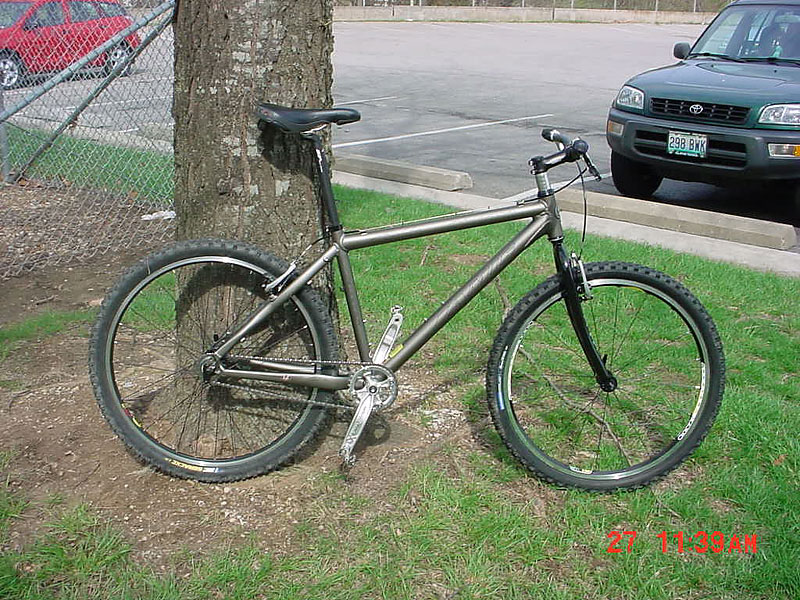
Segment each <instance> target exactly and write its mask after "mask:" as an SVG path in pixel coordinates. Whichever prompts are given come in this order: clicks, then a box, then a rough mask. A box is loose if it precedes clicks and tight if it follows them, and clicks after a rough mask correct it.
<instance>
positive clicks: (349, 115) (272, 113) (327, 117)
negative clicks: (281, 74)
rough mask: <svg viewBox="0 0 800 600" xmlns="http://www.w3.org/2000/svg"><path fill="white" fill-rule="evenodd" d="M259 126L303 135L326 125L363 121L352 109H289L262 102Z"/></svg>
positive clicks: (259, 112)
mask: <svg viewBox="0 0 800 600" xmlns="http://www.w3.org/2000/svg"><path fill="white" fill-rule="evenodd" d="M256 115H257V116H258V118H259V120H260V121H259V124H262V123H263V124H267V125H274V126H275V127H278V128H279V129H282V130H283V131H288V132H290V133H302V132H303V131H308V130H309V129H314V128H315V127H319V126H320V125H325V124H326V123H336V124H337V125H346V124H347V123H355V122H356V121H358V120H360V119H361V113H359V112H358V111H357V110H353V109H352V108H330V109H321V110H318V109H304V108H288V107H286V106H278V105H277V104H269V103H267V102H262V103H260V104H259V105H258V108H257V109H256Z"/></svg>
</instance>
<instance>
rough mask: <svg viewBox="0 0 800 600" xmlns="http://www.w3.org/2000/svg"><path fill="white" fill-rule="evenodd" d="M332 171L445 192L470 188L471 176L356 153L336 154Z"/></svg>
mask: <svg viewBox="0 0 800 600" xmlns="http://www.w3.org/2000/svg"><path fill="white" fill-rule="evenodd" d="M334 168H335V169H336V170H338V171H344V172H346V173H353V174H354V175H363V176H365V177H375V178H377V179H388V180H389V181H399V182H401V183H410V184H412V185H422V186H425V187H430V188H434V189H437V190H445V191H449V192H452V191H456V190H466V189H469V188H471V187H472V177H470V175H469V173H464V172H463V171H449V170H447V169H440V168H438V167H427V166H420V165H412V164H409V163H405V162H401V161H399V160H387V159H383V158H373V157H372V156H362V155H360V154H336V158H335V163H334Z"/></svg>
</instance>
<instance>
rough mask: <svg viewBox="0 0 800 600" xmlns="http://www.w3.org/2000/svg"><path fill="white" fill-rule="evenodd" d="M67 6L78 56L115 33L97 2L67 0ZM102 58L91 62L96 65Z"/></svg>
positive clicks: (83, 54) (85, 53) (89, 50)
mask: <svg viewBox="0 0 800 600" xmlns="http://www.w3.org/2000/svg"><path fill="white" fill-rule="evenodd" d="M67 7H68V9H69V15H70V20H71V21H72V27H73V29H74V31H75V32H76V36H77V37H76V41H77V44H76V45H77V51H78V57H82V56H86V55H87V54H89V52H91V51H92V50H94V49H95V48H97V47H98V46H99V45H100V44H102V43H104V42H105V41H107V40H109V39H110V38H111V37H113V35H114V34H115V33H116V30H115V29H114V28H113V27H112V26H111V23H109V19H107V18H105V15H103V13H102V11H101V10H100V6H99V4H98V3H97V2H87V1H86V0H68V2H67ZM103 60H104V59H103V58H102V57H100V58H98V59H97V60H95V61H93V62H92V63H91V64H93V65H97V64H100V63H102V62H103Z"/></svg>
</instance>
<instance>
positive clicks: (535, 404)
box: [90, 104, 725, 490]
mask: <svg viewBox="0 0 800 600" xmlns="http://www.w3.org/2000/svg"><path fill="white" fill-rule="evenodd" d="M257 114H258V117H259V126H260V127H262V128H263V127H278V128H279V129H281V130H283V131H284V132H287V133H291V134H297V135H301V136H303V137H304V138H305V139H307V140H309V141H310V142H311V145H312V146H313V149H314V152H315V154H316V164H315V171H316V176H317V178H318V185H319V189H320V195H321V200H322V203H323V207H324V209H325V210H326V212H327V217H328V226H327V228H326V229H325V235H324V242H325V249H324V251H323V252H322V254H321V255H320V256H319V257H318V258H316V260H314V261H313V262H312V263H311V264H310V265H309V266H308V267H306V268H305V269H303V270H300V269H298V267H297V263H296V262H292V263H286V262H285V261H283V260H282V259H279V258H277V257H275V256H273V255H272V254H269V253H267V252H265V251H263V250H261V249H259V248H256V247H254V246H252V245H249V244H245V243H240V242H233V241H220V240H193V241H183V242H177V243H175V244H174V245H172V246H169V247H167V248H166V249H164V250H162V251H160V252H157V253H154V254H152V255H150V256H148V257H147V258H145V259H143V260H142V261H140V262H139V263H138V264H137V265H135V266H134V267H132V268H131V269H130V270H128V271H127V272H126V273H125V274H124V275H123V276H122V278H121V279H120V281H119V282H118V283H117V284H116V286H115V287H114V288H113V289H112V290H111V291H110V292H109V293H108V295H107V296H106V298H105V300H104V302H103V305H102V308H101V311H100V314H99V316H98V319H97V322H96V324H95V326H94V329H93V333H92V338H91V344H90V372H91V380H92V384H93V386H94V390H95V395H96V397H97V401H98V403H99V405H100V408H101V410H102V412H103V415H104V416H105V418H106V419H107V420H108V422H109V423H110V425H111V427H112V428H113V430H114V431H115V432H116V433H117V434H118V435H119V437H120V438H121V439H122V441H123V442H124V443H125V445H126V446H127V448H128V449H129V450H130V451H131V452H132V454H133V455H134V456H136V457H137V458H138V459H140V460H142V461H143V462H145V463H146V464H149V465H151V466H153V467H154V468H156V469H157V470H159V471H162V472H164V473H167V474H169V475H173V476H176V477H182V478H193V479H197V480H201V481H207V482H223V481H233V480H238V479H245V478H249V477H253V476H256V475H260V474H263V473H266V472H269V471H272V470H274V469H277V468H279V467H281V466H283V465H285V464H286V463H288V462H289V461H291V460H292V459H293V458H294V457H296V456H297V455H298V453H299V452H300V450H301V449H303V448H304V447H306V446H307V445H308V444H309V443H310V442H311V441H312V440H314V439H315V438H317V436H319V434H320V432H322V431H324V429H325V426H326V424H327V423H328V422H329V419H330V417H331V416H332V415H333V414H334V413H335V412H336V411H339V410H351V411H353V412H354V415H353V418H352V421H351V422H350V425H349V428H348V430H347V433H346V434H345V436H344V440H343V442H342V445H341V448H340V455H341V458H342V460H343V462H344V463H345V464H352V461H353V460H354V457H355V454H354V449H355V445H356V442H357V441H358V439H359V436H360V435H361V432H362V431H363V429H364V426H365V424H366V422H367V420H368V419H369V417H370V415H371V414H373V413H374V412H377V411H379V410H383V409H386V408H387V407H389V406H391V405H392V403H393V402H394V401H395V398H396V396H397V380H396V377H395V373H396V372H397V371H398V370H399V369H400V368H401V367H402V366H403V365H404V364H405V363H406V362H407V361H408V360H409V359H410V358H411V357H412V356H413V355H414V354H415V353H416V352H417V351H418V350H419V349H420V348H421V347H422V346H423V345H424V344H425V343H426V342H427V341H428V340H429V339H430V338H431V337H432V336H433V335H434V334H435V333H436V332H437V331H439V330H440V329H441V328H442V327H443V326H444V325H445V324H446V323H447V322H448V321H449V320H450V319H451V318H452V317H453V315H455V314H456V313H457V312H458V311H460V310H461V309H462V308H463V307H464V306H465V305H466V304H467V303H468V302H469V301H470V300H471V299H472V298H474V297H475V295H477V294H478V293H479V292H480V291H481V290H482V289H483V288H484V287H485V286H486V285H488V284H489V283H490V282H491V281H492V280H493V279H494V278H495V277H496V276H497V275H498V274H499V273H500V272H501V271H502V270H503V269H504V268H505V267H506V266H507V265H508V264H510V263H511V262H512V261H513V260H514V259H516V258H517V257H518V256H519V255H520V254H521V253H522V252H523V251H524V250H525V249H526V248H528V247H529V246H530V245H532V244H533V243H534V242H536V241H537V240H539V239H541V238H542V237H545V236H546V237H547V239H548V240H549V241H550V242H551V244H552V247H553V256H554V261H555V274H554V275H552V276H551V277H549V278H548V279H546V280H545V281H544V282H542V283H540V284H539V285H537V286H536V287H535V288H533V289H532V290H531V291H530V292H528V293H527V294H526V295H525V296H524V297H523V298H522V300H520V301H519V302H518V303H517V305H516V306H515V307H514V308H513V309H512V310H511V311H510V312H509V313H508V315H507V316H506V317H505V320H504V321H503V323H502V325H501V326H500V329H499V330H498V333H497V335H496V337H495V341H494V344H493V346H492V348H491V351H490V354H489V360H488V368H487V375H486V389H487V402H488V405H489V412H490V414H491V417H492V420H493V422H494V425H495V427H496V428H497V430H498V432H499V433H500V436H501V437H502V439H503V441H504V443H505V444H506V445H507V446H508V449H509V450H510V451H511V453H512V454H513V455H514V456H515V457H516V458H517V459H518V460H519V461H520V462H521V463H522V464H523V465H524V466H526V467H527V468H528V469H529V470H530V471H532V472H533V473H534V474H535V475H537V476H538V477H540V478H542V479H544V480H546V481H549V482H551V483H554V484H557V485H560V486H571V487H578V488H584V489H590V490H614V489H619V488H632V487H639V486H643V485H645V484H647V483H649V482H651V481H653V480H655V479H657V478H659V477H662V476H663V475H665V474H666V473H668V472H669V471H671V470H672V469H674V468H675V467H677V466H678V465H679V464H680V463H681V462H682V461H683V460H684V459H686V458H687V457H688V456H689V455H690V454H691V453H692V452H693V450H694V449H695V448H696V447H697V446H698V445H699V444H700V442H701V441H702V439H703V438H704V437H705V435H706V433H707V432H708V429H709V427H710V426H711V424H712V422H713V420H714V418H715V416H716V414H717V412H718V410H719V406H720V402H721V398H722V394H723V388H724V379H725V365H724V356H723V350H722V345H721V342H720V338H719V335H718V334H717V331H716V328H715V326H714V323H713V321H712V319H711V317H710V316H709V315H708V313H707V312H706V310H705V309H704V308H703V306H702V305H701V304H700V302H699V301H698V300H697V299H696V298H695V297H694V296H693V295H692V294H691V292H690V291H689V290H688V289H686V287H684V286H683V285H682V284H681V283H679V282H677V281H675V280H674V279H672V278H670V277H669V276H667V275H664V274H662V273H659V272H658V271H655V270H653V269H650V268H648V267H643V266H640V265H634V264H629V263H622V262H598V263H588V264H584V263H583V261H582V260H581V259H580V258H579V257H578V256H576V255H575V254H570V253H569V252H568V251H567V249H566V248H565V245H564V235H563V231H562V226H561V220H560V213H559V211H558V206H557V203H556V199H555V192H554V190H553V188H552V187H551V185H550V182H549V179H548V175H547V172H548V170H549V169H551V168H553V167H554V166H556V165H560V164H564V163H570V162H572V163H578V166H579V172H580V173H581V174H582V173H584V172H586V171H588V172H590V173H592V174H593V175H595V176H598V177H599V174H598V173H597V170H596V169H595V168H594V165H593V164H592V162H591V160H590V158H589V156H588V144H586V142H584V141H583V140H580V139H576V140H570V139H568V138H567V137H565V136H563V135H562V134H560V133H558V132H557V131H556V130H552V129H551V130H545V131H543V132H542V134H543V136H544V137H545V138H546V139H548V140H549V141H552V142H554V143H556V144H557V151H556V152H555V153H553V154H550V155H548V156H537V157H534V158H532V159H531V161H530V164H531V166H532V173H533V174H534V176H535V178H536V182H537V185H538V190H539V192H538V194H537V195H536V196H534V197H531V198H527V199H524V200H521V201H519V202H517V203H515V204H513V205H510V206H503V207H499V208H487V209H483V210H476V211H467V212H462V213H455V214H451V215H444V216H440V217H434V218H429V219H423V220H420V221H416V222H410V223H399V224H395V225H390V226H384V227H377V228H371V229H365V230H355V231H351V230H345V229H344V227H343V226H342V224H341V222H340V220H339V215H338V211H337V208H336V205H335V203H334V198H333V192H332V188H331V182H330V170H329V164H328V159H327V156H326V155H325V152H324V149H323V145H322V142H321V139H320V136H319V134H318V132H319V130H321V129H322V128H323V127H325V126H327V125H329V124H338V125H344V124H347V123H352V122H355V121H357V120H359V119H360V115H359V113H358V112H357V111H355V110H352V109H330V110H302V109H289V108H285V107H281V106H276V105H271V104H261V105H259V107H258V111H257ZM581 165H583V166H581ZM523 219H525V220H528V221H529V222H528V223H527V224H526V225H525V226H524V227H523V228H522V229H521V231H519V232H518V233H516V234H515V235H514V236H513V237H512V238H511V239H510V240H509V241H508V242H507V243H506V244H505V245H504V246H503V248H501V249H500V250H499V251H498V252H497V253H496V254H495V255H494V256H493V257H492V258H490V259H489V260H488V261H487V262H486V263H485V264H484V265H483V266H482V267H480V268H479V269H478V271H477V272H476V273H475V274H474V275H473V276H472V278H471V279H469V281H467V282H466V283H465V284H464V285H463V286H462V287H461V288H459V289H458V290H457V291H456V292H454V293H453V295H452V296H451V297H450V298H449V299H448V300H447V301H446V302H444V303H443V304H442V305H441V306H440V307H439V308H438V309H437V310H436V311H435V312H434V313H433V314H432V315H431V316H430V317H429V318H428V319H427V320H425V321H424V322H423V323H422V324H421V325H420V326H419V327H418V328H417V329H416V330H415V331H414V332H412V333H411V334H410V335H409V336H408V337H407V338H406V339H405V341H404V342H403V343H401V344H398V343H397V342H398V339H399V334H400V331H401V326H402V323H403V313H402V308H400V307H395V308H394V309H393V311H392V315H391V317H390V319H389V323H388V325H387V327H386V329H385V332H384V333H383V335H382V336H381V338H380V340H379V342H378V344H377V345H376V347H375V349H374V350H372V351H371V350H370V344H369V340H368V339H367V332H366V328H365V326H364V319H363V315H362V311H361V307H360V304H359V297H358V293H357V288H356V284H355V279H354V276H353V272H352V268H351V265H350V259H349V252H351V251H354V250H358V249H361V248H368V247H371V246H376V245H380V244H387V243H391V242H395V241H400V240H407V239H412V238H418V237H423V236H429V235H436V234H440V233H446V232H451V231H456V230H461V229H467V228H473V227H481V226H485V225H490V224H494V223H503V222H508V221H514V220H523ZM334 259H336V261H337V263H338V268H339V272H340V274H341V283H342V286H343V289H344V299H345V303H346V305H347V308H348V312H349V316H350V321H351V324H352V328H353V333H354V337H355V345H356V348H357V351H358V360H350V361H348V360H340V357H339V344H338V341H337V336H336V332H335V330H334V326H333V324H332V321H331V318H330V315H329V314H328V311H327V309H326V306H325V304H324V303H323V302H322V300H321V299H320V298H319V296H318V295H317V294H316V293H315V292H314V291H313V290H312V289H311V287H310V286H309V285H308V284H309V282H310V281H311V279H312V278H313V277H314V276H315V275H316V274H317V273H319V272H320V271H321V270H323V269H324V268H325V267H326V266H327V265H329V264H330V263H332V262H333V261H334ZM346 392H349V394H350V397H351V398H353V400H354V402H347V401H344V400H341V399H340V397H341V396H342V395H345V393H346ZM337 394H338V396H337Z"/></svg>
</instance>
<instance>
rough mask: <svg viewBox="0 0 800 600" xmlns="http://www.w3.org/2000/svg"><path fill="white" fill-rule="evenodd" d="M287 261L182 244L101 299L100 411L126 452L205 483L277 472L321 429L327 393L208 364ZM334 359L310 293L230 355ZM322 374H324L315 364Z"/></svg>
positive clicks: (97, 343) (96, 337)
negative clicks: (220, 371)
mask: <svg viewBox="0 0 800 600" xmlns="http://www.w3.org/2000/svg"><path fill="white" fill-rule="evenodd" d="M285 269H286V265H285V263H283V262H282V261H280V260H279V259H277V258H275V257H273V256H271V255H269V254H266V253H264V252H261V251H260V250H258V249H256V248H254V247H252V246H248V245H244V244H239V243H233V242H220V241H194V242H182V243H178V244H176V245H174V246H172V247H170V248H168V249H166V250H164V251H162V252H159V253H157V254H154V255H151V256H149V257H148V258H146V259H144V260H143V261H141V262H140V263H139V264H138V265H136V266H135V267H133V268H132V269H131V270H130V271H128V272H127V273H126V274H125V275H124V276H123V278H122V279H121V280H120V282H119V283H118V284H117V286H116V287H115V288H114V289H113V290H112V291H111V292H110V293H109V295H108V297H107V298H106V300H105V301H104V303H103V307H102V309H101V311H100V315H99V317H98V321H97V323H96V325H95V328H94V331H93V336H92V341H91V346H90V367H91V376H92V383H93V385H94V389H95V395H96V396H97V400H98V403H99V405H100V408H101V410H102V412H103V415H104V416H105V417H106V419H107V420H108V421H109V423H110V424H111V427H112V428H113V429H114V431H115V432H116V433H117V434H118V435H119V436H120V437H121V438H122V440H123V441H124V442H125V444H126V446H127V447H128V448H129V450H130V451H131V452H132V453H133V454H134V455H135V456H136V457H138V458H139V459H141V460H143V461H144V462H146V463H147V464H150V465H152V466H153V467H155V468H156V469H158V470H160V471H163V472H166V473H168V474H170V475H175V476H178V477H187V478H193V479H199V480H203V481H232V480H236V479H244V478H247V477H252V476H255V475H259V474H261V473H265V472H267V471H270V470H273V469H275V468H277V467H279V466H281V465H283V464H285V463H286V462H287V461H289V460H290V459H291V458H292V457H294V456H295V455H296V454H297V453H298V451H299V450H300V449H301V448H302V447H303V446H304V445H305V444H306V443H307V442H309V441H310V440H312V439H313V438H314V437H315V436H316V435H317V433H318V432H319V431H320V430H321V429H322V427H323V425H324V424H325V423H326V420H327V417H328V415H329V413H330V409H328V408H326V407H325V406H323V405H322V403H326V402H330V401H331V399H330V396H331V394H330V393H329V392H325V391H322V390H318V389H314V388H301V387H291V386H289V385H286V384H283V383H271V382H265V381H255V380H249V379H248V380H244V379H236V380H222V379H217V378H215V377H214V376H209V374H208V372H207V370H206V369H204V368H203V366H204V365H203V362H202V360H203V358H204V357H206V356H207V353H208V352H209V349H210V348H211V346H212V345H213V344H214V342H215V341H216V340H217V339H219V338H220V337H221V336H222V335H224V334H225V333H226V332H227V331H229V330H230V329H231V328H232V327H233V326H234V325H235V324H237V323H240V322H241V321H242V320H243V318H244V317H246V316H247V315H249V314H250V313H251V312H252V311H253V310H254V309H255V308H256V307H257V306H259V305H260V304H262V303H263V302H264V300H266V299H267V292H266V291H265V289H264V284H265V283H266V282H269V281H271V280H273V279H275V278H276V277H277V276H278V275H280V274H281V273H282V272H283V271H284V270H285ZM245 357H248V358H252V357H258V358H261V359H265V360H275V359H278V360H281V359H294V360H299V361H306V362H305V364H306V365H311V366H312V367H313V365H314V361H320V360H335V359H336V357H337V346H336V339H335V335H334V331H333V326H332V324H331V321H330V318H329V317H328V314H327V311H326V309H325V306H324V304H323V303H322V301H321V300H320V299H319V297H318V296H317V295H316V294H315V293H314V292H313V291H312V290H310V289H308V288H306V289H304V290H303V291H302V292H301V293H299V294H298V295H297V296H296V297H294V298H292V299H291V300H290V301H289V302H287V303H286V304H284V305H283V306H282V307H280V308H279V309H278V310H276V311H275V312H274V313H273V314H272V315H271V316H270V317H268V318H267V320H266V322H265V323H263V324H262V325H261V327H260V328H259V329H258V330H256V331H254V332H252V333H251V334H250V335H249V336H248V337H247V338H246V339H245V340H243V341H242V342H241V343H240V344H239V345H237V346H235V347H234V348H233V349H232V350H231V352H230V354H229V356H228V357H226V361H227V365H226V366H228V367H229V368H235V369H240V370H241V369H248V368H250V366H249V365H250V363H249V362H248V359H246V358H245ZM317 368H318V369H319V367H317Z"/></svg>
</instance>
